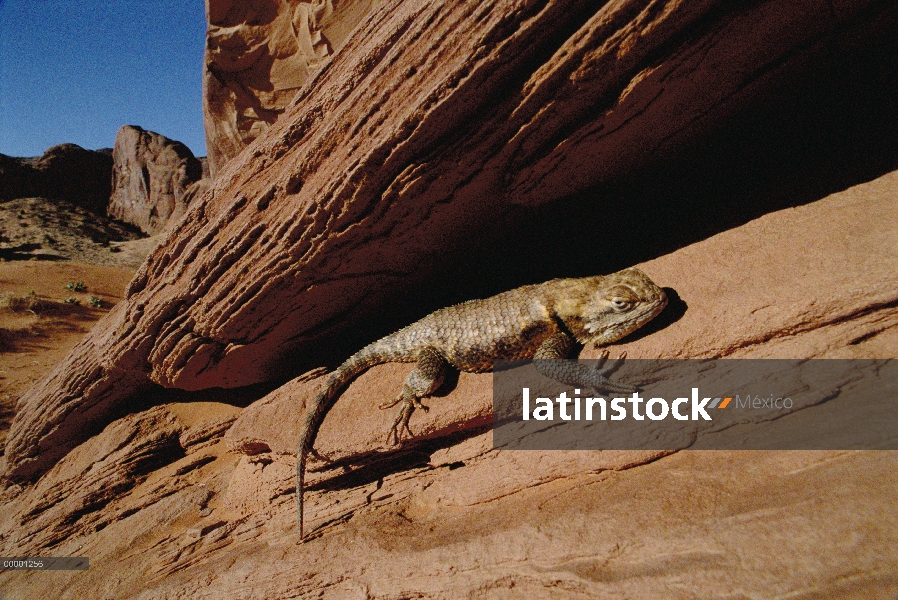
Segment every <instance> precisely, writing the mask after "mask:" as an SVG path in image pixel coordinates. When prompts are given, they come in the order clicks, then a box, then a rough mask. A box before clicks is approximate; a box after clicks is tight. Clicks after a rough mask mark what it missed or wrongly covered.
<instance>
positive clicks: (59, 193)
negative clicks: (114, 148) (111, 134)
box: [0, 144, 112, 214]
mask: <svg viewBox="0 0 898 600" xmlns="http://www.w3.org/2000/svg"><path fill="white" fill-rule="evenodd" d="M111 173H112V156H111V153H110V151H109V149H104V150H96V151H94V150H85V149H84V148H82V147H81V146H78V145H77V144H59V145H57V146H53V147H51V148H48V149H47V151H46V152H44V154H43V156H41V157H39V158H37V159H30V158H14V157H10V156H5V155H0V200H11V199H15V198H28V197H33V196H40V197H42V198H51V199H54V200H67V201H69V202H71V203H73V204H75V205H76V206H80V207H82V208H85V209H87V210H89V211H92V212H95V213H98V214H104V213H105V212H106V205H107V204H108V203H109V194H110V191H111V188H110V176H111Z"/></svg>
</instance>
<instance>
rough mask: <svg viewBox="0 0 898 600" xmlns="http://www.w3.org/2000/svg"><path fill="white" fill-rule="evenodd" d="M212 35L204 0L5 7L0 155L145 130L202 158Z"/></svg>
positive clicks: (15, 3)
mask: <svg viewBox="0 0 898 600" xmlns="http://www.w3.org/2000/svg"><path fill="white" fill-rule="evenodd" d="M205 38H206V18H205V14H204V7H203V0H180V1H176V0H0V153H2V154H7V155H11V156H38V155H40V154H43V152H44V150H46V149H47V148H49V147H50V146H53V145H55V144H61V143H63V142H72V143H75V144H78V145H79V146H83V147H85V148H89V149H92V150H94V149H97V148H103V147H112V145H113V144H114V143H115V134H116V132H117V131H118V129H119V127H121V126H122V125H139V126H140V127H143V128H144V129H149V130H151V131H156V132H158V133H161V134H163V135H165V136H167V137H170V138H172V139H175V140H179V141H181V142H184V143H185V144H187V146H188V147H189V148H190V149H191V150H192V151H193V153H194V154H195V155H197V156H204V155H205V154H206V142H205V138H204V134H203V110H202V69H203V46H204V44H205Z"/></svg>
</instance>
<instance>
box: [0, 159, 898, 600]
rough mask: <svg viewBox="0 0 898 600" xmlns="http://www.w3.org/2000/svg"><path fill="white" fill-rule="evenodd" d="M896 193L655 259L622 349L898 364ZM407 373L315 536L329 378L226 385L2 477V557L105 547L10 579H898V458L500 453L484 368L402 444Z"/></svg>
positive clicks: (206, 593)
mask: <svg viewBox="0 0 898 600" xmlns="http://www.w3.org/2000/svg"><path fill="white" fill-rule="evenodd" d="M871 159H872V157H871ZM811 185H812V184H811ZM896 193H898V171H895V172H892V173H890V174H888V175H886V176H884V177H881V178H879V179H876V180H874V181H872V182H869V183H865V184H862V185H859V186H856V187H853V188H851V189H848V190H846V191H844V192H840V193H838V194H835V195H832V196H829V197H827V198H824V199H822V200H820V201H818V202H813V203H810V204H808V205H806V206H802V207H798V208H788V209H785V210H781V211H777V212H774V213H771V214H768V215H765V216H763V217H761V218H759V219H756V220H753V221H751V222H749V223H747V224H745V225H743V226H741V227H737V228H733V229H732V230H729V231H725V232H722V233H720V234H718V235H715V236H712V237H710V238H708V239H706V240H703V241H700V242H697V243H695V244H691V245H688V246H686V247H684V248H681V249H679V250H677V251H675V252H673V253H670V254H667V255H664V256H661V257H658V258H656V259H653V260H650V261H647V262H645V263H642V264H640V265H639V267H640V268H641V269H643V270H644V271H645V272H646V273H648V274H649V275H650V276H651V277H652V279H653V280H655V281H657V282H658V283H659V284H660V285H663V286H665V287H667V288H669V289H671V290H672V291H673V292H675V293H676V296H673V295H672V296H671V298H672V302H671V304H670V305H669V306H668V309H667V312H666V313H662V315H660V316H659V318H658V319H657V320H656V321H655V322H654V323H655V326H654V327H652V326H651V325H650V327H652V330H651V331H648V332H647V333H648V335H644V336H642V337H639V338H638V339H635V340H632V341H629V342H627V341H625V342H624V343H621V344H619V345H616V346H615V347H614V348H613V350H614V354H617V353H619V352H627V353H628V355H629V356H630V357H632V358H651V357H656V356H665V357H668V356H678V357H680V358H699V357H708V356H725V357H730V358H734V357H740V358H772V357H780V358H781V357H789V358H877V357H878V358H887V357H890V358H896V348H898V275H896V274H898V253H896V249H898V205H896V203H895V202H894V197H895V194H896ZM759 240H763V243H759ZM859 282H863V285H859ZM597 353H598V351H597V350H594V349H587V350H586V351H584V356H587V357H593V356H596V355H597ZM409 367H410V366H409V365H382V366H378V367H375V368H374V369H371V370H370V371H368V372H367V373H365V374H364V375H362V376H361V377H360V378H359V379H358V380H356V381H355V382H354V383H353V384H352V385H351V386H350V387H349V388H348V389H347V391H346V392H345V393H344V394H343V395H342V396H341V398H340V400H339V401H338V402H337V403H336V405H335V407H334V409H333V410H332V412H331V413H330V415H329V416H328V419H327V420H326V421H325V423H324V426H323V427H322V430H321V434H320V436H319V438H318V444H317V446H316V447H317V449H318V450H319V451H320V452H321V453H322V454H323V455H325V456H327V457H328V458H329V459H331V460H332V461H333V462H332V463H331V464H329V465H322V464H321V463H318V464H316V465H315V467H317V468H313V469H312V471H311V472H310V473H309V477H308V487H307V491H306V511H307V513H306V514H307V525H308V526H309V527H310V528H311V529H312V535H310V536H309V538H308V539H307V540H306V541H305V542H304V543H297V540H296V530H295V527H296V505H295V487H294V480H293V477H294V474H295V471H294V464H295V462H294V456H293V453H294V451H295V445H296V439H297V435H298V431H297V429H298V425H299V423H301V422H302V419H301V415H302V414H303V412H304V408H305V407H304V405H305V404H306V403H308V402H309V401H310V400H311V398H312V397H313V395H314V392H315V390H316V388H317V386H318V385H319V384H320V381H321V379H320V378H318V379H308V378H300V379H297V380H295V381H292V382H290V383H287V384H286V385H283V386H281V387H280V388H278V389H276V390H275V391H273V392H272V393H270V394H268V395H267V396H266V397H264V398H262V399H261V400H259V401H257V402H255V403H254V404H252V405H250V406H249V407H247V408H245V409H243V410H242V411H241V412H240V415H239V417H237V419H236V421H232V420H233V419H234V417H235V416H236V413H237V412H238V409H235V408H233V407H228V406H224V405H220V404H209V403H202V404H198V403H192V404H174V405H172V404H169V405H165V406H159V407H155V408H152V409H150V410H147V411H144V412H141V413H138V414H134V415H129V416H127V417H124V418H122V419H120V420H117V421H115V422H113V423H111V424H110V425H109V426H107V427H106V428H105V430H104V431H103V432H102V433H101V434H100V435H98V436H96V437H94V438H92V439H91V440H89V441H87V442H85V443H83V444H82V445H80V446H79V447H78V448H76V449H75V450H74V451H73V452H71V453H69V455H68V456H67V457H66V458H65V459H64V460H62V461H60V462H59V463H58V465H57V466H56V467H54V468H53V469H52V470H51V471H50V472H49V473H47V474H46V475H45V476H44V477H42V478H41V480H40V481H39V482H38V483H37V484H36V485H35V486H33V487H29V488H26V489H15V488H11V489H9V490H7V491H6V495H5V496H4V497H3V498H2V500H3V502H4V511H3V512H2V515H0V554H3V555H16V554H35V555H40V556H89V557H90V561H91V562H90V569H89V571H86V572H78V573H76V574H72V573H64V572H56V573H52V572H51V573H47V574H42V576H41V577H33V576H29V574H27V573H25V572H21V571H18V572H16V571H6V572H4V573H2V574H0V588H2V589H3V590H4V592H8V595H10V596H13V597H24V598H32V597H33V598H41V597H46V596H47V595H51V594H52V595H55V596H56V597H59V598H61V599H66V598H81V597H85V596H96V595H98V593H99V594H100V595H102V596H104V597H116V598H118V597H141V598H186V599H194V598H195V599H199V598H209V597H216V598H228V597H238V596H239V597H246V598H259V599H262V598H285V597H291V598H335V599H337V598H352V597H355V596H358V597H366V596H367V597H387V598H389V597H420V598H444V597H452V598H465V597H475V598H476V597H490V598H492V597H528V598H531V597H532V598H572V599H574V598H601V597H615V596H616V595H620V594H621V593H625V594H626V595H628V596H629V597H634V598H668V597H670V593H671V590H672V589H675V590H676V592H677V593H678V594H679V595H682V596H685V597H698V598H704V597H714V596H719V595H721V594H726V593H729V591H730V590H738V593H739V594H742V595H744V596H747V597H776V596H784V595H790V594H791V595H798V596H808V597H849V598H883V597H894V596H895V594H896V593H898V582H896V580H895V577H894V576H893V574H894V573H895V572H896V571H898V551H896V548H898V513H896V511H895V510H894V506H895V503H896V502H898V487H896V486H895V485H894V480H895V476H894V473H895V468H896V460H898V458H896V455H895V453H894V452H887V451H877V452H858V451H845V450H830V451H807V452H794V451H792V452H777V451H769V452H745V451H741V452H740V451H732V450H731V451H726V452H721V451H712V452H707V451H699V450H690V451H679V452H664V451H574V452H571V451H568V452H562V451H507V450H496V449H494V448H493V446H492V440H491V432H490V431H489V430H488V423H489V416H490V405H491V402H490V399H491V398H490V397H491V393H492V385H491V376H490V375H489V374H479V375H475V374H462V375H461V376H460V377H459V379H458V381H457V382H456V383H450V384H449V385H448V386H447V388H446V389H444V390H443V391H442V392H440V394H439V395H438V397H434V398H431V399H429V400H428V401H427V403H428V404H429V405H430V407H431V408H430V411H429V412H427V413H424V412H423V411H418V412H416V413H415V415H414V417H413V420H412V427H413V429H414V431H415V433H416V434H417V435H418V437H417V438H416V440H414V441H413V442H412V443H409V444H406V445H405V446H403V447H400V448H394V447H391V446H388V445H385V444H384V439H385V433H386V430H387V429H388V427H389V424H390V422H391V421H392V417H393V412H392V411H381V410H378V409H377V405H378V404H379V402H381V401H382V400H385V399H387V398H391V397H393V396H394V395H395V393H396V391H397V389H398V386H399V385H401V382H402V381H403V378H404V377H405V375H406V373H407V372H408V369H409ZM805 410H811V411H817V410H820V411H834V412H831V413H830V414H835V415H836V416H841V417H845V418H844V419H840V418H837V419H835V420H834V421H833V422H834V423H836V424H837V426H838V427H842V426H845V424H846V423H849V422H850V420H851V418H852V417H854V416H856V412H857V410H856V408H855V407H854V406H853V403H852V401H851V398H850V397H848V398H845V397H835V398H833V399H831V400H830V401H828V402H826V403H824V404H821V405H819V406H815V407H813V408H808V409H805ZM782 421H786V419H781V420H780V421H779V422H782ZM231 423H233V424H232V425H231ZM229 425H230V428H228V426H229ZM226 428H228V429H227V433H225V434H224V437H223V438H222V433H223V431H224V430H225V429H226ZM886 430H889V429H888V428H886ZM890 431H891V432H892V433H893V432H894V427H892V428H891V430H890ZM702 441H704V440H703V438H700V439H698V440H697V442H698V443H701V442H702ZM896 441H898V440H895V439H894V438H893V437H892V438H882V439H881V442H882V444H883V447H894V446H895V443H896ZM226 448H227V449H230V450H231V452H230V453H229V452H226V451H225V449H226ZM773 564H775V565H776V569H774V570H773V572H771V571H770V570H769V569H768V568H767V567H770V565H773ZM397 574H400V575H402V577H399V576H397Z"/></svg>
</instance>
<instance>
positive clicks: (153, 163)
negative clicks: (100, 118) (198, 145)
mask: <svg viewBox="0 0 898 600" xmlns="http://www.w3.org/2000/svg"><path fill="white" fill-rule="evenodd" d="M112 158H113V161H114V165H113V175H112V179H113V186H112V196H111V198H110V199H109V207H108V213H109V214H110V215H111V216H113V217H115V218H117V219H121V220H122V221H125V222H126V223H131V224H133V225H137V226H138V227H140V229H141V230H142V231H143V232H144V233H148V234H150V235H153V234H156V233H159V232H160V231H162V230H163V229H165V227H166V225H168V224H169V223H170V222H173V221H175V220H177V219H178V218H180V217H182V216H183V215H184V213H185V212H186V211H187V207H188V204H189V202H188V200H189V198H188V194H187V190H188V189H189V188H190V186H191V185H192V184H194V183H195V182H197V181H199V180H200V179H201V178H202V175H203V167H202V164H201V163H200V161H199V160H198V159H197V158H196V157H194V156H193V153H192V152H191V151H190V149H189V148H188V147H187V146H185V145H184V144H182V143H181V142H176V141H174V140H170V139H168V138H167V137H165V136H163V135H160V134H158V133H154V132H152V131H145V130H143V129H141V128H140V127H135V126H134V125H125V126H123V127H122V128H121V129H119V131H118V134H117V135H116V136H115V148H113V150H112Z"/></svg>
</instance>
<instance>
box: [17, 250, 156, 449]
mask: <svg viewBox="0 0 898 600" xmlns="http://www.w3.org/2000/svg"><path fill="white" fill-rule="evenodd" d="M141 241H142V240H141ZM134 270H135V269H134V268H132V267H115V266H101V265H89V264H83V263H74V262H55V261H43V260H28V261H4V262H0V449H2V448H3V446H4V444H5V442H6V432H7V431H8V429H9V424H10V421H11V420H12V417H13V414H14V409H15V403H16V400H17V399H18V397H19V395H20V394H21V393H22V392H23V391H25V390H26V389H27V388H28V387H29V386H30V385H31V384H33V383H34V382H35V381H37V380H38V379H40V378H41V377H42V376H43V375H44V374H46V373H47V372H48V371H49V370H50V369H52V368H53V367H54V366H56V364H58V363H59V362H60V361H61V360H62V359H63V358H64V357H65V355H66V354H67V353H68V352H69V350H71V348H72V347H73V346H74V345H75V344H76V343H77V342H78V340H80V339H81V337H82V336H83V335H84V334H85V333H87V331H88V330H89V329H90V328H91V327H92V326H93V324H94V323H95V322H96V321H97V320H99V319H100V317H102V316H103V315H104V314H106V313H107V312H109V310H110V309H111V308H112V307H113V306H115V304H116V303H117V302H118V301H120V300H121V299H122V294H123V292H124V290H125V286H126V285H127V284H128V281H130V279H131V277H132V276H133V275H134ZM78 282H81V283H83V285H84V289H83V290H82V291H73V290H71V289H69V288H67V287H66V286H67V285H68V284H77V283H78ZM92 297H93V298H96V299H97V300H99V303H97V302H96V301H94V304H100V305H99V306H93V305H92V303H91V300H90V299H91V298H92ZM69 298H72V299H74V300H75V301H77V304H75V303H66V300H67V299H69ZM19 305H21V306H19ZM29 305H30V308H29ZM14 309H15V310H14Z"/></svg>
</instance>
